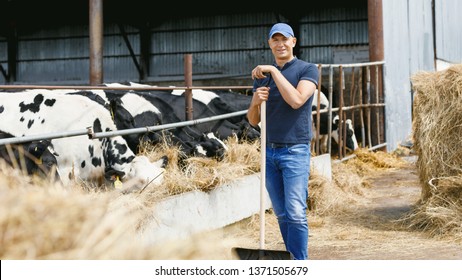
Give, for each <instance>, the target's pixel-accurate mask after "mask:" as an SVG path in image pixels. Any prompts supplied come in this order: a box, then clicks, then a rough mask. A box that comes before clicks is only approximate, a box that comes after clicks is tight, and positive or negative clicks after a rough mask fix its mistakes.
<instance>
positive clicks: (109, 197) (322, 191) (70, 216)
mask: <svg viewBox="0 0 462 280" xmlns="http://www.w3.org/2000/svg"><path fill="white" fill-rule="evenodd" d="M226 144H227V145H228V147H229V150H228V151H227V154H226V157H225V158H224V159H223V160H222V161H219V160H216V159H205V158H190V159H187V160H186V161H185V162H184V165H181V166H180V165H179V164H178V160H177V159H179V158H180V157H181V151H178V150H177V149H175V148H173V147H172V146H171V145H168V144H167V143H165V144H163V145H157V146H155V147H152V146H149V145H145V146H143V147H142V149H141V150H140V153H143V154H145V155H147V156H148V157H149V158H151V159H152V160H157V159H159V158H160V157H161V156H162V155H165V154H167V156H168V157H169V160H170V164H169V166H168V168H167V171H166V173H165V182H164V184H163V185H162V186H160V187H151V186H147V187H146V188H145V189H144V190H143V191H140V192H133V193H129V194H122V193H120V192H118V191H114V190H101V191H98V190H96V189H94V188H82V187H81V186H79V185H75V186H72V187H71V188H68V189H65V188H63V187H62V186H60V185H58V184H54V183H51V182H49V181H46V180H41V179H39V178H36V177H25V176H23V174H22V173H20V172H19V171H17V170H14V169H11V168H9V167H7V166H1V171H0V205H1V207H2V208H3V209H4V210H2V211H1V212H0V213H1V214H0V229H1V231H0V258H2V259H229V258H230V256H229V255H228V252H229V251H230V250H229V248H231V245H230V244H229V242H234V246H236V245H238V244H239V245H240V246H242V245H245V244H242V243H240V242H239V241H238V240H234V241H232V240H230V239H229V238H227V239H226V240H225V239H224V238H222V237H220V236H217V235H216V233H210V234H207V233H203V234H201V235H195V236H192V237H190V238H186V239H182V240H176V241H175V242H173V241H172V242H165V243H163V244H150V243H146V240H143V239H142V238H141V235H140V233H141V232H142V231H143V229H144V226H145V225H146V224H147V223H148V222H149V221H150V219H151V218H152V217H151V215H152V213H151V212H150V211H152V210H151V209H152V206H153V205H154V204H155V203H156V202H158V201H159V200H160V199H162V198H164V197H166V196H169V195H172V194H178V193H182V192H188V191H191V190H201V191H205V192H207V191H209V190H211V189H212V188H214V187H216V186H218V185H221V184H223V183H226V182H230V181H233V180H235V179H236V178H238V177H241V176H244V175H248V174H252V173H255V172H259V171H260V150H259V146H260V144H259V142H258V141H257V142H254V143H247V144H243V143H240V144H239V143H238V142H237V140H236V139H233V138H230V139H229V140H228V141H227V142H226ZM374 156H377V154H375V155H374ZM367 158H368V157H367V156H366V155H363V156H360V157H359V158H358V161H356V162H355V163H354V165H353V164H352V163H348V162H346V163H341V164H337V165H335V166H334V170H333V178H334V179H333V181H332V182H330V181H328V180H327V179H326V178H324V177H322V176H319V174H317V173H316V171H312V173H311V176H310V184H309V187H310V203H311V206H312V209H311V210H310V211H309V212H310V213H307V214H309V215H313V217H310V218H309V223H310V226H316V225H321V224H322V221H323V218H321V217H320V216H325V215H328V214H330V215H337V214H340V213H342V211H344V210H345V209H346V208H347V207H346V206H347V205H348V207H349V208H350V209H351V206H352V205H354V204H355V203H357V202H358V201H359V200H360V198H361V196H362V191H363V190H364V189H365V187H366V186H367V183H365V182H364V180H363V179H362V178H361V176H360V175H359V173H361V172H355V170H356V171H357V170H364V169H365V168H360V166H361V165H368V166H370V165H374V164H376V165H379V166H381V168H387V167H392V166H393V164H391V163H389V164H383V162H388V160H389V159H387V160H382V161H380V160H377V159H375V160H367ZM366 162H367V163H366ZM380 162H382V163H380ZM369 168H370V167H369ZM247 221H248V223H247V224H246V228H247V229H253V232H252V234H254V236H253V238H252V240H255V242H257V241H258V236H257V234H258V226H257V221H259V219H258V215H254V216H252V217H251V218H249V219H248V220H247ZM267 225H268V226H267V233H266V234H267V236H268V237H269V238H268V240H276V241H274V243H268V244H267V247H268V248H273V249H284V248H283V243H282V239H281V238H279V234H280V233H279V231H278V226H277V221H276V218H275V217H274V214H273V213H271V211H270V212H268V213H267ZM236 238H239V235H237V237H236ZM250 245H256V244H249V247H251V246H250Z"/></svg>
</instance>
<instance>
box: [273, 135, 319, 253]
mask: <svg viewBox="0 0 462 280" xmlns="http://www.w3.org/2000/svg"><path fill="white" fill-rule="evenodd" d="M310 156H311V154H310V145H309V144H296V145H292V146H287V147H281V148H272V147H271V146H267V148H266V189H267V190H268V194H269V196H270V199H271V203H272V206H273V210H274V213H275V214H276V217H277V219H278V223H279V229H280V231H281V235H282V238H283V240H284V244H285V246H286V250H287V251H289V252H290V253H291V254H292V256H293V258H294V259H296V260H306V259H308V221H307V218H306V208H307V199H308V180H309V177H310Z"/></svg>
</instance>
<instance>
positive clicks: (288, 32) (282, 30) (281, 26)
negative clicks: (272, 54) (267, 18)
mask: <svg viewBox="0 0 462 280" xmlns="http://www.w3.org/2000/svg"><path fill="white" fill-rule="evenodd" d="M276 33H279V34H282V35H284V37H286V38H289V37H291V36H292V37H294V31H293V30H292V27H290V25H288V24H287V23H276V24H275V25H273V27H271V30H270V32H269V38H268V39H271V37H273V35H274V34H276Z"/></svg>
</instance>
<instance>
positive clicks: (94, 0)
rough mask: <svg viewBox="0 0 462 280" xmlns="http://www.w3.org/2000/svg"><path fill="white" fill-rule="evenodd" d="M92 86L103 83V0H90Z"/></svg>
mask: <svg viewBox="0 0 462 280" xmlns="http://www.w3.org/2000/svg"><path fill="white" fill-rule="evenodd" d="M89 1H90V2H89V8H90V12H89V16H90V23H89V24H90V26H89V32H90V85H100V84H102V83H103V0H89Z"/></svg>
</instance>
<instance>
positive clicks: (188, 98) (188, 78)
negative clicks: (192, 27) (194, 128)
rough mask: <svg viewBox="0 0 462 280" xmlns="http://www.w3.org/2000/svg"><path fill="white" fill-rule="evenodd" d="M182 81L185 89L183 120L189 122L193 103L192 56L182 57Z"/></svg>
mask: <svg viewBox="0 0 462 280" xmlns="http://www.w3.org/2000/svg"><path fill="white" fill-rule="evenodd" d="M184 81H185V85H186V87H187V89H186V91H185V93H184V98H185V99H184V102H185V119H186V120H188V121H190V120H192V119H193V118H194V117H193V101H192V89H191V87H192V54H185V55H184Z"/></svg>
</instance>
